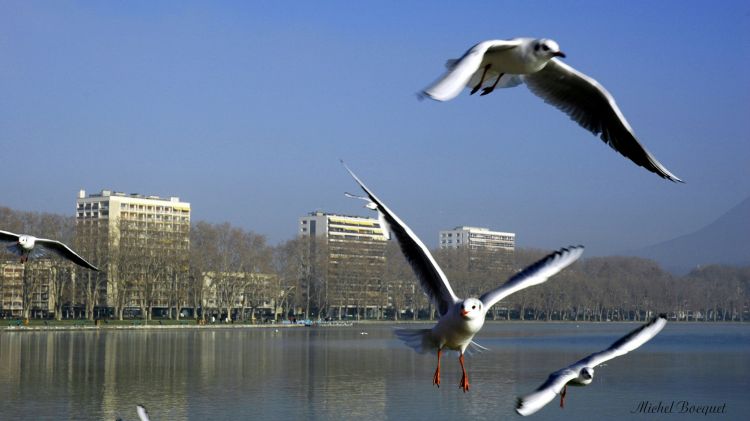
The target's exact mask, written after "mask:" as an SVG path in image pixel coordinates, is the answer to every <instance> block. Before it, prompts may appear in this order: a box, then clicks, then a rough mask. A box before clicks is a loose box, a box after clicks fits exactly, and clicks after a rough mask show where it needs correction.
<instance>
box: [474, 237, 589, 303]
mask: <svg viewBox="0 0 750 421" xmlns="http://www.w3.org/2000/svg"><path fill="white" fill-rule="evenodd" d="M581 254H583V246H571V247H568V248H562V249H560V250H558V251H556V252H554V253H552V254H549V255H547V256H546V257H544V258H543V259H541V260H539V261H538V262H536V263H534V264H533V265H531V266H529V267H527V268H526V269H524V270H522V271H521V272H518V273H517V274H515V275H513V277H512V278H510V279H509V280H508V282H506V283H504V284H503V285H502V286H500V287H498V288H495V289H493V290H492V291H488V292H486V293H484V294H482V296H481V297H479V299H480V300H481V301H482V303H483V304H484V308H485V309H489V308H490V307H492V306H493V305H494V304H495V303H497V302H498V301H500V300H502V299H503V298H505V297H507V296H508V295H510V294H513V293H514V292H517V291H520V290H522V289H524V288H528V287H530V286H533V285H538V284H541V283H543V282H545V281H547V279H549V278H550V277H551V276H552V275H555V274H556V273H557V272H560V271H561V270H563V269H565V268H566V267H568V266H569V265H570V264H572V263H573V262H575V261H576V260H578V258H579V257H581Z"/></svg>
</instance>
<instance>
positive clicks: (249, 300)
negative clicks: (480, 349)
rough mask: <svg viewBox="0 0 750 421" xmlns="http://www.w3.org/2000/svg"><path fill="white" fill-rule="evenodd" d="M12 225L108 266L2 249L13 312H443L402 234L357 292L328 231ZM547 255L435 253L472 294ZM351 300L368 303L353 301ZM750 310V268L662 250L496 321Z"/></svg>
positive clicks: (575, 279) (499, 312) (33, 216)
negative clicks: (269, 233)
mask: <svg viewBox="0 0 750 421" xmlns="http://www.w3.org/2000/svg"><path fill="white" fill-rule="evenodd" d="M0 229H3V230H6V231H12V232H16V233H28V234H32V235H35V236H38V237H46V238H54V239H59V240H61V241H63V242H65V243H66V244H71V245H73V246H74V248H75V249H76V251H78V252H79V253H80V254H82V255H83V257H84V258H86V259H87V260H89V261H92V262H93V263H94V264H96V265H98V266H99V267H100V268H105V270H103V271H102V272H100V273H97V272H91V271H88V270H86V269H83V268H79V267H77V266H74V265H72V264H71V263H69V262H67V261H65V260H62V259H37V260H30V261H29V262H28V263H27V264H26V266H25V270H23V275H22V276H21V277H20V278H19V273H18V271H14V270H11V269H12V268H18V267H19V264H18V260H17V258H15V257H14V256H12V255H10V254H7V253H5V250H4V249H3V250H2V251H0V253H2V254H0V265H2V268H3V270H2V271H0V312H2V314H5V315H6V316H7V315H8V314H9V308H8V307H10V305H11V304H13V303H15V306H16V307H18V306H20V307H22V311H23V317H35V316H36V317H45V316H46V315H49V314H54V317H56V318H58V319H60V318H64V317H85V318H88V319H94V318H96V317H112V318H118V319H123V318H126V317H128V316H129V315H132V314H134V311H137V314H139V315H140V317H144V318H151V317H154V316H157V315H158V316H161V317H169V318H175V319H179V318H181V317H192V318H206V317H207V316H209V315H216V316H219V317H231V318H233V319H239V320H247V319H257V318H265V319H278V318H282V319H285V318H292V317H297V318H306V319H317V318H375V319H391V320H402V319H410V320H417V319H425V318H431V317H434V311H435V310H434V308H432V305H431V303H430V302H429V300H428V299H427V297H426V296H425V295H424V294H423V293H422V291H421V288H420V287H419V284H418V282H417V280H416V279H415V277H414V275H413V273H412V271H411V268H410V267H409V265H408V263H407V262H406V261H405V259H404V258H403V256H402V255H401V252H400V250H399V248H398V245H397V244H396V243H395V242H393V241H390V242H388V243H387V244H386V246H385V247H383V248H382V257H383V259H384V262H385V263H384V264H372V265H361V264H359V265H356V266H354V265H353V266H352V268H355V267H356V271H355V270H354V269H352V270H351V276H350V277H349V278H344V279H347V281H346V282H347V283H349V284H350V288H342V287H341V285H340V282H341V278H340V277H341V276H344V275H342V274H346V273H347V268H346V262H343V263H342V262H339V263H338V267H337V269H336V270H337V275H336V276H338V277H339V278H338V279H339V280H338V284H337V283H336V282H334V280H333V277H332V275H331V273H332V272H331V270H330V269H331V267H330V265H331V260H330V259H329V253H328V248H327V244H326V242H325V241H323V240H319V239H311V238H307V237H298V238H294V239H290V240H287V241H284V242H282V243H280V244H278V245H271V244H269V243H268V242H267V240H266V238H265V236H263V235H261V234H257V233H254V232H252V231H248V230H245V229H242V228H239V227H234V226H231V225H230V224H227V223H224V224H211V223H207V222H197V223H193V224H192V226H190V227H189V246H188V245H187V243H185V244H183V243H182V242H181V240H180V239H181V238H183V237H185V235H184V234H186V233H183V235H172V236H171V235H169V234H165V233H159V232H148V230H146V229H143V228H141V229H139V228H138V227H136V226H128V225H126V224H123V225H121V226H120V227H119V233H120V236H119V240H118V242H117V243H116V244H115V246H113V244H112V243H111V242H109V243H108V242H104V241H101V239H102V238H105V237H106V232H105V230H104V228H103V227H101V226H97V225H88V226H84V225H82V224H80V223H79V224H76V221H75V218H73V217H67V216H60V215H55V214H48V213H37V212H21V211H15V210H11V209H8V208H4V207H0ZM92 230H94V231H96V230H99V232H98V233H97V232H92ZM178 234H179V233H178ZM144 244H148V246H145V245H144ZM547 253H548V251H542V250H535V249H517V250H516V251H515V252H514V253H513V254H512V255H511V256H510V258H509V256H508V254H507V253H504V254H496V253H492V252H475V251H470V250H466V249H446V250H434V251H433V254H434V256H435V258H436V260H437V261H438V263H439V264H440V266H441V267H442V268H443V270H444V272H445V273H446V276H447V277H448V279H450V281H451V285H452V287H453V289H454V290H455V292H456V294H457V295H459V296H461V297H467V296H479V295H481V294H482V293H483V292H485V291H487V290H489V289H492V288H495V287H497V286H498V285H500V284H501V283H503V282H505V280H507V279H508V278H509V277H510V276H512V275H513V274H514V273H515V272H516V271H518V270H521V269H522V268H524V267H525V266H527V265H529V264H531V263H533V262H534V261H536V260H538V259H540V258H541V257H543V256H544V255H545V254H547ZM498 262H502V264H498ZM368 267H370V268H371V269H369V270H372V271H374V273H370V274H366V275H367V276H364V275H363V272H362V270H368V269H366V268H368ZM363 268H365V269H363ZM365 277H366V278H367V279H368V284H367V287H366V288H365V287H364V286H363V287H362V288H359V284H358V283H357V282H358V281H359V280H360V279H361V278H365ZM115 279H116V280H117V282H112V281H111V280H115ZM373 280H375V281H373ZM365 290H366V293H365ZM344 294H348V296H343V295H344ZM14 300H15V301H14ZM342 302H346V303H355V304H353V305H347V307H346V308H342V305H341V304H340V303H342ZM45 303H53V305H51V306H49V305H48V304H45ZM45 305H46V306H47V307H45ZM50 307H51V308H50ZM749 308H750V267H732V266H722V265H712V266H706V267H701V268H696V269H694V270H693V271H691V272H690V273H688V274H687V275H684V276H675V275H673V274H670V273H668V272H666V271H664V270H663V269H662V268H661V267H660V266H659V265H658V264H657V263H656V262H654V261H652V260H649V259H644V258H638V257H622V256H610V257H589V258H586V257H585V256H584V258H583V259H581V260H580V261H579V262H576V263H575V264H573V265H572V266H571V267H570V268H568V269H566V270H564V271H563V272H561V273H560V274H558V275H556V276H554V277H553V278H551V279H550V280H549V281H548V282H546V283H545V284H543V285H539V286H536V287H532V288H529V289H527V290H523V291H521V292H519V293H516V294H513V295H512V296H510V297H508V298H507V299H505V300H503V301H502V302H500V303H498V304H497V305H495V307H494V308H493V309H492V310H491V311H490V312H489V314H488V317H490V318H493V319H499V320H516V319H520V320H563V321H565V320H569V321H607V320H634V321H640V320H644V319H646V318H648V317H651V316H652V315H653V314H656V313H667V314H669V316H670V317H671V318H672V319H676V320H703V321H744V320H746V319H747V317H748V309H749Z"/></svg>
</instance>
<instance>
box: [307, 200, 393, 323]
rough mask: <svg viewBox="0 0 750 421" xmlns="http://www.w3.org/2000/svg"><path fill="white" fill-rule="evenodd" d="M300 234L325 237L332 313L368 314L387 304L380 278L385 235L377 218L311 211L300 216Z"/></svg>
mask: <svg viewBox="0 0 750 421" xmlns="http://www.w3.org/2000/svg"><path fill="white" fill-rule="evenodd" d="M299 234H300V235H301V236H304V237H310V238H317V239H324V240H325V245H326V247H325V248H326V259H327V262H326V265H325V268H326V269H325V272H326V273H325V274H324V278H325V281H326V288H325V290H326V291H325V294H326V297H327V303H328V307H329V309H331V310H332V311H331V314H332V315H333V316H338V317H341V316H343V315H347V314H351V311H354V312H355V314H360V312H359V310H360V309H364V312H365V314H364V315H365V317H370V316H372V315H373V314H374V312H376V311H377V310H378V309H382V308H384V307H387V306H388V303H387V301H388V294H387V291H386V288H385V286H384V285H383V282H382V275H383V269H384V265H385V244H386V236H385V235H384V233H383V227H381V226H380V223H379V222H378V220H377V219H373V218H365V217H361V216H349V215H337V214H332V213H325V212H311V213H310V214H308V215H306V216H303V217H301V218H299Z"/></svg>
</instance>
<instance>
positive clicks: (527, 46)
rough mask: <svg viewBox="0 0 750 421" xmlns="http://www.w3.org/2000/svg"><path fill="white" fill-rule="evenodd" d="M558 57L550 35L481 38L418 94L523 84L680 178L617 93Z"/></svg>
mask: <svg viewBox="0 0 750 421" xmlns="http://www.w3.org/2000/svg"><path fill="white" fill-rule="evenodd" d="M558 57H560V58H564V57H565V54H564V53H563V52H562V51H560V47H559V46H558V45H557V43H556V42H555V41H553V40H551V39H545V38H540V39H534V38H514V39H511V40H489V41H482V42H480V43H479V44H477V45H475V46H473V47H471V48H470V49H469V51H467V52H466V53H464V55H463V56H462V57H461V58H459V59H454V60H448V62H447V63H446V67H447V68H448V71H447V72H446V73H445V74H444V75H443V76H442V77H441V78H440V79H438V80H437V81H436V82H435V83H433V84H432V85H430V86H429V87H427V88H426V89H425V90H423V91H422V92H421V93H420V94H419V98H423V97H425V96H426V97H430V98H432V99H434V100H437V101H448V100H450V99H453V98H455V97H456V96H458V94H459V93H461V90H463V88H464V87H465V86H468V87H471V88H472V89H471V92H470V94H471V95H473V94H475V93H476V92H477V91H479V89H482V93H481V94H480V96H482V95H487V94H489V93H491V92H493V91H494V90H495V88H510V87H514V86H518V85H520V84H522V83H524V82H525V83H526V85H527V86H528V87H529V89H530V90H531V92H532V93H534V94H536V95H537V96H539V97H540V98H542V99H543V100H544V102H546V103H548V104H551V105H553V106H555V107H556V108H558V109H559V110H560V111H563V112H564V113H565V114H567V115H568V116H569V117H570V118H571V119H572V120H574V121H576V122H577V123H578V124H579V125H580V126H581V127H583V128H584V129H586V130H589V131H590V132H592V133H593V134H594V135H600V137H601V139H602V140H603V141H604V143H606V144H607V145H609V146H610V147H611V148H612V149H614V150H616V151H617V152H619V153H621V154H622V155H623V156H625V157H627V158H629V159H630V160H631V161H633V162H634V163H635V164H637V165H639V166H641V167H644V168H646V169H647V170H649V171H651V172H653V173H655V174H657V175H658V176H660V177H662V178H665V179H667V180H670V181H674V182H682V180H681V179H679V178H678V177H676V176H675V175H674V174H672V173H671V172H669V170H667V169H666V168H665V167H664V165H662V164H661V163H660V162H659V161H658V160H657V159H656V158H655V157H654V156H653V155H651V154H650V153H649V152H648V151H647V150H646V148H645V147H643V146H642V145H641V144H640V143H639V142H638V139H636V137H635V133H633V129H632V128H631V127H630V124H628V122H627V120H625V116H624V115H623V114H622V112H621V111H620V108H619V107H618V106H617V104H616V103H615V99H614V97H613V96H612V95H611V94H610V93H609V92H607V90H606V89H604V87H603V86H602V85H600V84H599V82H597V81H596V80H594V79H593V78H591V77H589V76H587V75H585V74H583V73H581V72H579V71H578V70H576V69H574V68H572V67H571V66H568V65H567V64H565V63H563V62H562V61H560V60H559V59H558ZM493 79H494V82H493V81H492V80H493ZM483 86H484V88H482V87H483Z"/></svg>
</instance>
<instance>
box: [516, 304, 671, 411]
mask: <svg viewBox="0 0 750 421" xmlns="http://www.w3.org/2000/svg"><path fill="white" fill-rule="evenodd" d="M666 324H667V316H666V315H665V314H662V315H660V316H659V317H656V318H654V319H652V320H651V321H650V322H648V323H646V324H644V325H643V326H640V327H638V328H637V329H635V330H633V331H632V332H630V333H628V334H627V335H625V336H623V337H622V338H620V339H619V340H618V341H617V342H615V343H613V344H612V346H610V347H609V348H607V349H605V350H604V351H599V352H597V353H594V354H591V355H589V356H588V357H586V358H584V359H582V360H580V361H578V362H577V363H574V364H572V365H570V366H568V367H565V368H563V369H562V370H558V371H555V372H554V373H552V374H550V375H549V377H548V378H547V381H546V382H544V384H542V385H541V386H539V388H538V389H537V390H535V391H534V392H532V393H530V394H528V395H526V396H524V397H521V398H518V402H517V405H516V412H518V413H519V414H521V415H523V416H526V415H531V414H533V413H534V412H536V411H538V410H540V409H541V408H542V407H543V406H544V405H546V404H548V403H549V402H550V401H551V400H552V399H555V396H557V394H560V407H561V408H562V407H564V406H565V393H566V392H567V389H568V385H570V386H586V385H588V384H589V383H591V382H592V381H593V380H594V367H596V366H598V365H601V364H603V363H604V362H606V361H609V360H611V359H612V358H615V357H619V356H621V355H625V354H627V353H628V352H630V351H632V350H634V349H636V348H638V347H639V346H641V345H643V344H645V343H646V342H648V341H649V340H651V338H653V337H654V336H656V334H658V333H659V332H660V331H661V330H662V329H664V326H665V325H666Z"/></svg>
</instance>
